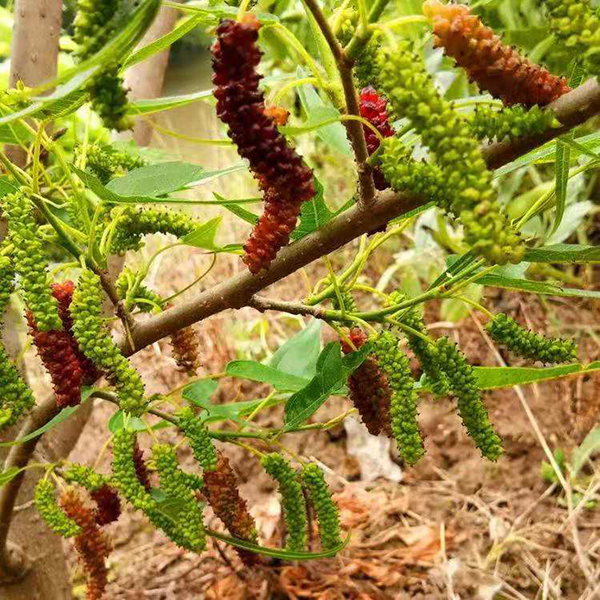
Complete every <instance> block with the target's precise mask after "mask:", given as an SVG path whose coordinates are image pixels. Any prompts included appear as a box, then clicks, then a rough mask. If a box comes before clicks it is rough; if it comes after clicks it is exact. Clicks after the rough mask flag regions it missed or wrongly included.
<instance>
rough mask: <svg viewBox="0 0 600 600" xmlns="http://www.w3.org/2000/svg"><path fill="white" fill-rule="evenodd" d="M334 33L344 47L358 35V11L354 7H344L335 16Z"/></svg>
mask: <svg viewBox="0 0 600 600" xmlns="http://www.w3.org/2000/svg"><path fill="white" fill-rule="evenodd" d="M334 22H335V27H334V31H333V32H334V33H335V35H336V37H337V38H338V40H340V43H341V44H342V46H345V45H346V44H347V43H348V42H349V41H350V40H351V39H352V37H353V36H354V34H355V33H356V28H357V26H358V11H357V10H356V9H355V8H353V7H351V6H350V7H343V8H340V9H338V10H337V11H336V12H335V14H334Z"/></svg>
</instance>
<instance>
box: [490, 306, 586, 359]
mask: <svg viewBox="0 0 600 600" xmlns="http://www.w3.org/2000/svg"><path fill="white" fill-rule="evenodd" d="M487 331H488V332H489V334H490V336H491V338H492V339H493V340H494V341H496V342H498V343H499V344H504V345H505V346H506V347H507V348H508V349H509V350H511V351H512V352H514V353H515V354H517V355H518V356H522V357H523V358H529V359H532V360H539V361H541V362H544V363H564V362H572V361H576V360H577V344H576V343H575V342H574V341H573V340H564V339H562V338H548V337H545V336H543V335H540V334H539V333H535V332H534V331H529V330H528V329H525V328H523V327H521V326H520V325H519V324H518V323H517V322H516V321H515V320H514V319H511V318H510V317H509V316H507V315H505V314H503V313H499V314H497V315H496V316H495V317H494V318H493V319H492V320H491V321H490V322H489V323H488V324H487Z"/></svg>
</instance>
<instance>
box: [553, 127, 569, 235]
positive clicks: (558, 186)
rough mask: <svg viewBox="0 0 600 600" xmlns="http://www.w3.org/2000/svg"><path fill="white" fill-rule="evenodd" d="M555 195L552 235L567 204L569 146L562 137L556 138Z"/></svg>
mask: <svg viewBox="0 0 600 600" xmlns="http://www.w3.org/2000/svg"><path fill="white" fill-rule="evenodd" d="M555 163H556V164H555V166H554V169H555V178H556V183H555V188H554V190H555V196H556V208H555V214H554V224H553V226H552V231H551V232H550V235H552V234H553V233H554V232H555V231H556V230H557V229H558V228H559V227H560V224H561V223H562V219H563V216H564V214H565V206H566V205H567V185H568V184H569V166H570V164H571V148H570V147H569V146H568V145H567V144H565V142H564V141H563V139H562V138H559V139H558V140H556V161H555Z"/></svg>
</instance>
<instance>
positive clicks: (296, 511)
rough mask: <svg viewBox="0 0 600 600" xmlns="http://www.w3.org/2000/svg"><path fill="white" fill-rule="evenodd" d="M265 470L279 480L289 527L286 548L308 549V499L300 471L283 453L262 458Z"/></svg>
mask: <svg viewBox="0 0 600 600" xmlns="http://www.w3.org/2000/svg"><path fill="white" fill-rule="evenodd" d="M261 463H262V465H263V467H264V469H265V471H266V472H267V473H268V474H269V475H270V476H271V477H273V479H275V480H276V481H277V484H278V487H279V493H280V495H281V505H282V508H283V516H284V519H285V524H286V527H287V540H286V542H287V543H286V548H287V549H288V550H292V551H297V552H302V551H304V550H305V549H306V539H307V533H306V532H307V523H308V521H307V517H306V501H305V499H304V494H303V492H302V485H301V483H300V478H299V477H298V473H297V472H296V471H295V470H294V469H293V468H292V467H291V465H290V464H289V462H288V461H287V460H285V458H283V456H281V454H276V453H272V454H267V455H266V456H264V457H263V459H262V460H261Z"/></svg>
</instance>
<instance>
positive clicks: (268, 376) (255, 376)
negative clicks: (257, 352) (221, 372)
mask: <svg viewBox="0 0 600 600" xmlns="http://www.w3.org/2000/svg"><path fill="white" fill-rule="evenodd" d="M225 373H226V374H227V375H229V376H230V377H237V378H241V379H249V380H250V381H258V382H260V383H268V384H270V385H272V386H273V387H274V388H275V389H276V390H279V391H282V392H293V391H296V390H300V389H302V388H303V387H304V386H305V385H306V384H307V383H308V382H309V380H308V379H306V378H304V377H298V376H296V375H290V374H289V373H285V372H283V371H279V370H278V369H274V368H273V367H269V366H268V365H263V364H262V363H259V362H256V361H253V360H234V361H232V362H230V363H229V364H228V365H227V367H226V368H225Z"/></svg>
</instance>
